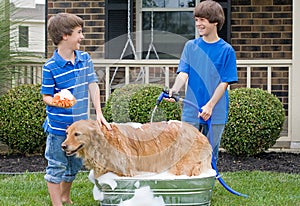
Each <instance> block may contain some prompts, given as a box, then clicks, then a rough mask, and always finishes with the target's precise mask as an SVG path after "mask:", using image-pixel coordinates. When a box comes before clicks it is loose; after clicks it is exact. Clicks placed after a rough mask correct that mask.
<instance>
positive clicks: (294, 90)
mask: <svg viewBox="0 0 300 206" xmlns="http://www.w3.org/2000/svg"><path fill="white" fill-rule="evenodd" d="M297 10H298V11H297ZM299 27H300V1H296V0H294V1H293V68H292V71H291V74H290V92H291V94H290V99H289V101H290V104H289V105H290V108H289V111H290V112H289V117H290V118H289V137H290V138H291V145H290V147H291V148H300V81H299V77H300V31H299Z"/></svg>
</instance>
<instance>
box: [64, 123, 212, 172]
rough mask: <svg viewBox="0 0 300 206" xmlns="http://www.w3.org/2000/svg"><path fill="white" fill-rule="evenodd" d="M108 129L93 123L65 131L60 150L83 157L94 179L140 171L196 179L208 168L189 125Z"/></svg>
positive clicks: (201, 143)
mask: <svg viewBox="0 0 300 206" xmlns="http://www.w3.org/2000/svg"><path fill="white" fill-rule="evenodd" d="M111 126H112V130H110V131H109V130H107V129H106V127H105V126H102V127H101V128H100V126H99V125H98V123H97V122H96V121H94V120H80V121H77V122H74V123H73V124H72V125H71V126H70V127H68V128H67V139H66V140H65V141H64V142H63V143H62V145H61V146H62V149H63V150H64V151H65V152H66V154H67V155H73V154H75V153H76V154H77V156H78V157H81V158H83V161H84V165H85V167H86V168H87V169H93V170H94V174H95V178H97V177H99V176H100V175H102V174H104V173H106V172H113V173H115V174H117V175H119V176H135V175H138V174H141V173H142V172H150V173H161V172H165V171H168V172H169V173H171V174H174V175H187V176H198V175H200V173H202V172H205V171H206V170H208V169H211V158H212V155H211V154H212V149H211V146H210V144H209V142H208V140H207V138H206V137H205V136H204V135H203V134H201V133H200V132H199V131H198V130H197V129H196V128H194V127H193V126H191V125H189V124H187V123H184V122H180V121H169V122H154V123H146V124H137V123H136V124H129V123H125V124H117V123H112V124H111Z"/></svg>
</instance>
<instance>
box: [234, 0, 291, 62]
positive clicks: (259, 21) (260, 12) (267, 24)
mask: <svg viewBox="0 0 300 206" xmlns="http://www.w3.org/2000/svg"><path fill="white" fill-rule="evenodd" d="M231 9H232V14H231V22H232V45H233V47H234V49H235V50H236V52H237V58H238V59H291V58H292V0H232V8H231Z"/></svg>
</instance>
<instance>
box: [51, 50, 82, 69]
mask: <svg viewBox="0 0 300 206" xmlns="http://www.w3.org/2000/svg"><path fill="white" fill-rule="evenodd" d="M74 52H75V62H74V65H75V64H77V63H78V62H80V61H82V57H81V55H80V52H79V51H78V50H75V51H74ZM53 59H54V60H55V62H56V64H57V65H58V66H60V67H64V66H65V65H66V64H67V63H68V62H69V61H67V60H65V59H63V58H62V57H61V56H60V55H59V54H58V50H57V49H56V50H55V51H54V55H53Z"/></svg>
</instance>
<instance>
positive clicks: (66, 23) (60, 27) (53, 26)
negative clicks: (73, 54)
mask: <svg viewBox="0 0 300 206" xmlns="http://www.w3.org/2000/svg"><path fill="white" fill-rule="evenodd" d="M78 26H81V27H83V20H82V19H81V18H80V17H79V16H76V15H75V14H69V13H58V14H56V15H54V16H52V17H51V18H50V19H49V20H48V27H47V28H48V33H49V36H50V38H51V40H52V42H53V43H54V44H55V45H58V44H59V42H60V41H61V40H62V38H63V35H65V34H67V35H71V34H72V32H73V29H74V28H75V27H78Z"/></svg>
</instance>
